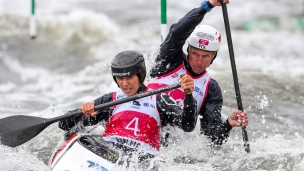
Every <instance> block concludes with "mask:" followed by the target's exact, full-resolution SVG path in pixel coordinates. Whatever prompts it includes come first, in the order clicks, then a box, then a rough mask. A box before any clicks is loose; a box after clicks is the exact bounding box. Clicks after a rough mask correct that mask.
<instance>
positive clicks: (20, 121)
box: [0, 115, 50, 147]
mask: <svg viewBox="0 0 304 171" xmlns="http://www.w3.org/2000/svg"><path fill="white" fill-rule="evenodd" d="M45 121H46V119H44V118H38V117H34V116H25V115H16V116H10V117H7V118H3V119H0V143H1V144H3V145H7V146H9V147H16V146H18V145H21V144H23V143H25V142H27V141H29V140H30V139H32V138H33V137H35V136H36V135H38V134H39V133H40V132H41V131H42V130H43V129H44V128H45V127H47V126H48V125H49V124H50V123H47V122H45Z"/></svg>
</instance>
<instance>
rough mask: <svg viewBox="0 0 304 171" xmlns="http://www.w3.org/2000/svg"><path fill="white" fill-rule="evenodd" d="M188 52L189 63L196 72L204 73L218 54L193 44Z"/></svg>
mask: <svg viewBox="0 0 304 171" xmlns="http://www.w3.org/2000/svg"><path fill="white" fill-rule="evenodd" d="M188 53H189V54H188V58H187V60H188V63H189V65H190V66H191V69H192V71H193V72H194V73H196V74H201V73H203V72H204V71H205V70H206V68H207V67H208V66H209V65H210V63H211V61H212V59H213V58H214V57H215V54H216V52H210V51H205V50H201V49H197V48H195V47H192V46H189V49H188Z"/></svg>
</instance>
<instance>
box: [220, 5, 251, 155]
mask: <svg viewBox="0 0 304 171" xmlns="http://www.w3.org/2000/svg"><path fill="white" fill-rule="evenodd" d="M222 10H223V17H224V23H225V29H226V34H227V35H226V36H227V42H228V48H229V55H230V62H231V69H232V75H233V81H234V87H235V94H236V101H237V105H238V109H239V110H242V111H243V105H242V98H241V92H240V88H239V83H238V76H237V71H236V65H235V60H234V51H233V45H232V38H231V32H230V25H229V19H228V12H227V6H226V4H225V3H223V2H222ZM242 134H243V140H244V142H245V144H244V147H245V151H246V152H247V153H250V147H249V143H248V135H247V130H246V127H245V126H242Z"/></svg>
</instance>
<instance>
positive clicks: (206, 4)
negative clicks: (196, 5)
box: [201, 1, 213, 12]
mask: <svg viewBox="0 0 304 171" xmlns="http://www.w3.org/2000/svg"><path fill="white" fill-rule="evenodd" d="M201 5H202V7H203V8H204V10H206V11H207V12H210V11H211V9H212V8H213V6H212V4H211V3H210V2H209V1H204V2H202V4H201ZM210 6H211V7H210Z"/></svg>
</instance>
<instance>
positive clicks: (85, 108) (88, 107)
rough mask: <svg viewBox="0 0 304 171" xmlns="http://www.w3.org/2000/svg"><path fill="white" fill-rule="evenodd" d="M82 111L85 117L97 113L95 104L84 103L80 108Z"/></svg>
mask: <svg viewBox="0 0 304 171" xmlns="http://www.w3.org/2000/svg"><path fill="white" fill-rule="evenodd" d="M80 109H81V111H82V113H84V114H85V115H91V114H92V113H93V112H95V110H94V103H93V102H86V103H83V104H82V105H81V106H80Z"/></svg>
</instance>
